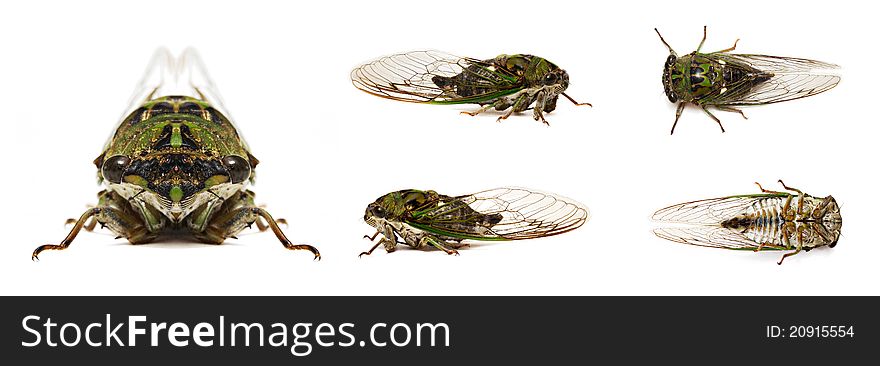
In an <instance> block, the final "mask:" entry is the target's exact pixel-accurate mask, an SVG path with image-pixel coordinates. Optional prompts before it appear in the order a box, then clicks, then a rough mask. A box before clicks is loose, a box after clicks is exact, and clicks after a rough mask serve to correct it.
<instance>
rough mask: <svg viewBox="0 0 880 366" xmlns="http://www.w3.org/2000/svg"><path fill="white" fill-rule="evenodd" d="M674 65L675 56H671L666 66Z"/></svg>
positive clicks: (667, 59)
mask: <svg viewBox="0 0 880 366" xmlns="http://www.w3.org/2000/svg"><path fill="white" fill-rule="evenodd" d="M674 63H675V56H673V55H669V57H667V58H666V66H672V64H674Z"/></svg>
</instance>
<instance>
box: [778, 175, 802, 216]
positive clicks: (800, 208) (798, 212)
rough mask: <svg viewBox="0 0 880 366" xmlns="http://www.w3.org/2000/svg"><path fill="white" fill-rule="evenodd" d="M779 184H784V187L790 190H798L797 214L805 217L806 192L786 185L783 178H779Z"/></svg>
mask: <svg viewBox="0 0 880 366" xmlns="http://www.w3.org/2000/svg"><path fill="white" fill-rule="evenodd" d="M779 184H781V185H782V188H785V189H786V190H788V191H792V192H796V193H797V195H798V207H797V215H798V216H799V217H803V216H804V215H805V214H806V213H805V212H804V192H802V191H801V190H800V189H797V188H791V187H789V186H786V185H785V183H783V182H782V179H780V180H779Z"/></svg>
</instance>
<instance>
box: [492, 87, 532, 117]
mask: <svg viewBox="0 0 880 366" xmlns="http://www.w3.org/2000/svg"><path fill="white" fill-rule="evenodd" d="M528 100H529V95H528V93H522V94H520V96H519V97H517V98H516V102H515V103H513V106H512V107H510V109H509V110H508V111H507V113H504V114H503V115H502V116H501V117H498V119H496V120H495V122H501V120H505V119H507V118H508V117H510V116H511V115H512V114H514V113H518V112H522V111H524V110H525V109H526V108H528V105H527V104H526V103H528Z"/></svg>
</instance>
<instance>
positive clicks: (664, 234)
mask: <svg viewBox="0 0 880 366" xmlns="http://www.w3.org/2000/svg"><path fill="white" fill-rule="evenodd" d="M654 235H657V237H659V238H662V239H666V240H669V241H673V242H676V243H682V244H689V245H696V246H700V247H709V248H721V249H732V250H753V249H757V248H758V247H759V246H761V245H760V243H757V242H755V241H753V240H751V239H749V238H748V237H746V236H745V235H743V233H740V232H738V231H736V230H732V229H728V228H723V227H719V226H688V227H661V228H656V229H654ZM781 249H784V248H782V247H779V246H776V245H770V244H765V245H764V246H763V247H761V250H781Z"/></svg>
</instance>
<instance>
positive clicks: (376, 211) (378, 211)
mask: <svg viewBox="0 0 880 366" xmlns="http://www.w3.org/2000/svg"><path fill="white" fill-rule="evenodd" d="M373 216H376V217H380V218H384V217H385V209H384V208H382V206H375V207H373Z"/></svg>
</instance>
